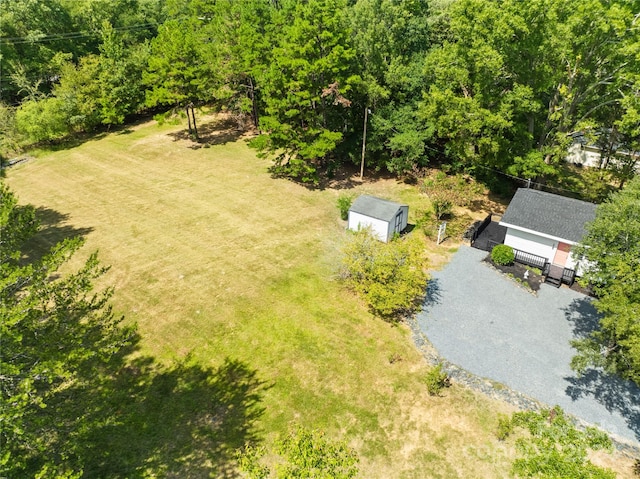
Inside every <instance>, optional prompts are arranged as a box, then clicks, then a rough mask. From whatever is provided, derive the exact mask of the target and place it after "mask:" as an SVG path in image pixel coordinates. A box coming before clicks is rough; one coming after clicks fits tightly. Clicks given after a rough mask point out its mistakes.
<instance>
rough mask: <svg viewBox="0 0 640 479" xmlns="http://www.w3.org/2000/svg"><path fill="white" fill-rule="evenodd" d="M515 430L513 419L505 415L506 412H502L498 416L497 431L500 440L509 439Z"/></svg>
mask: <svg viewBox="0 0 640 479" xmlns="http://www.w3.org/2000/svg"><path fill="white" fill-rule="evenodd" d="M513 430H514V424H513V421H511V418H510V417H509V416H505V415H504V414H500V415H499V416H498V429H497V431H496V437H497V438H498V440H499V441H504V440H505V439H507V438H508V437H509V436H510V435H511V434H512V433H513Z"/></svg>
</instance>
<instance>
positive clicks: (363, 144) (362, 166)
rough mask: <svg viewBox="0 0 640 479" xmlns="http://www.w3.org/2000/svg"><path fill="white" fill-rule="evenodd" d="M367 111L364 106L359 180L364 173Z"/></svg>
mask: <svg viewBox="0 0 640 479" xmlns="http://www.w3.org/2000/svg"><path fill="white" fill-rule="evenodd" d="M368 113H369V108H368V107H366V106H365V107H364V131H363V133H362V161H361V162H360V181H362V177H363V175H364V150H365V148H366V145H367V114H368Z"/></svg>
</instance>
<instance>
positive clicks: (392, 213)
mask: <svg viewBox="0 0 640 479" xmlns="http://www.w3.org/2000/svg"><path fill="white" fill-rule="evenodd" d="M402 207H406V208H408V206H407V205H404V204H402V203H395V202H393V201H389V200H383V199H382V198H376V197H375V196H369V195H362V196H358V198H356V200H355V201H354V202H353V204H352V205H351V208H349V211H353V212H354V213H359V214H361V215H366V216H370V217H371V218H376V219H378V220H383V221H387V222H389V221H393V220H394V219H395V217H396V214H397V213H398V210H399V209H400V208H402Z"/></svg>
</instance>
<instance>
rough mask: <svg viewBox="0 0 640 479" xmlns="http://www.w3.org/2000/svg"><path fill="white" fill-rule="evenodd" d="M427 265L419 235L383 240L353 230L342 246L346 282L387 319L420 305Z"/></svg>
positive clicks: (377, 313)
mask: <svg viewBox="0 0 640 479" xmlns="http://www.w3.org/2000/svg"><path fill="white" fill-rule="evenodd" d="M425 268H426V258H425V255H424V245H423V244H422V242H421V241H420V240H419V238H417V237H407V238H404V239H399V240H396V241H392V242H390V243H382V242H380V241H378V240H377V239H376V238H374V236H373V235H372V234H371V233H370V232H369V231H368V230H361V231H358V232H355V233H353V234H351V235H350V237H349V239H348V240H347V243H346V245H345V246H344V248H343V260H342V274H341V276H342V278H343V280H344V281H345V284H346V285H347V286H348V287H349V288H350V289H352V290H353V291H355V292H356V293H358V294H360V295H361V296H362V297H363V298H364V300H365V301H366V302H367V304H368V305H369V307H370V308H371V310H372V311H373V312H374V314H376V315H378V316H380V317H382V318H384V319H386V320H397V319H398V318H399V317H400V316H402V315H405V314H409V313H411V312H413V311H415V310H416V309H418V308H419V307H420V300H421V299H422V298H423V297H424V292H425V287H426V282H427V274H426V272H425Z"/></svg>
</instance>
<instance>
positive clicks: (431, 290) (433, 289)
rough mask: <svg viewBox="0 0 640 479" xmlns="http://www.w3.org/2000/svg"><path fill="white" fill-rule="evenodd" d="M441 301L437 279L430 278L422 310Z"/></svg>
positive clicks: (440, 290)
mask: <svg viewBox="0 0 640 479" xmlns="http://www.w3.org/2000/svg"><path fill="white" fill-rule="evenodd" d="M441 301H442V289H441V287H440V280H439V279H438V278H431V279H430V280H429V282H428V283H427V290H426V294H425V297H424V301H423V302H422V309H427V308H430V307H432V306H435V305H436V304H440V303H441Z"/></svg>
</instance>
